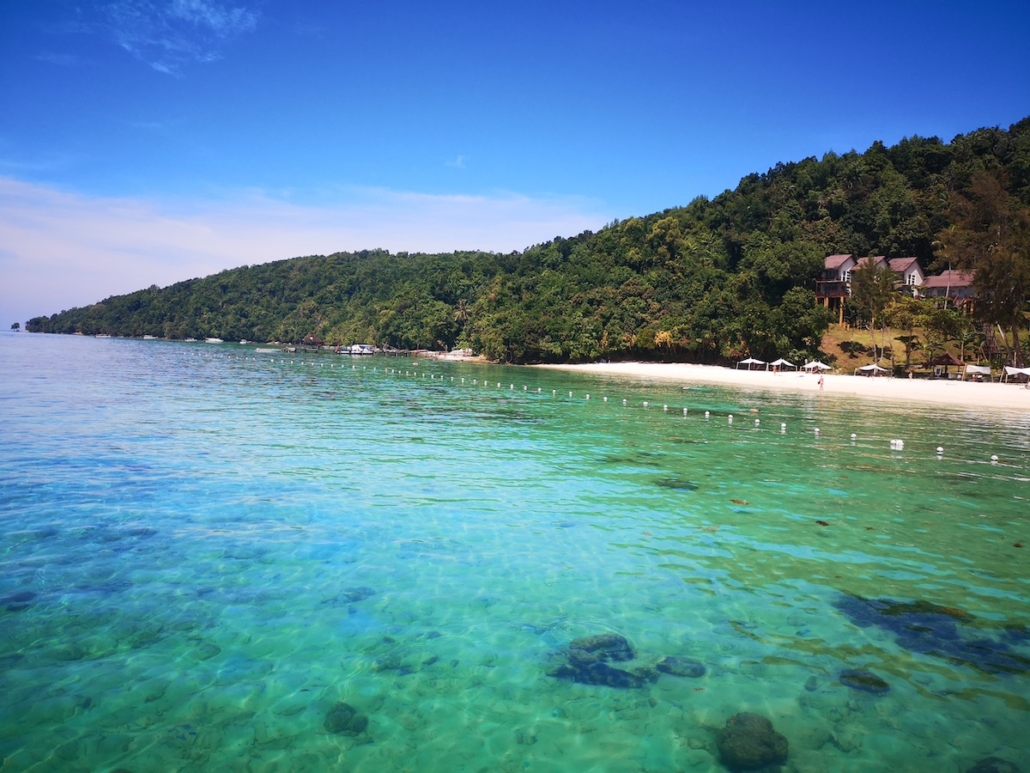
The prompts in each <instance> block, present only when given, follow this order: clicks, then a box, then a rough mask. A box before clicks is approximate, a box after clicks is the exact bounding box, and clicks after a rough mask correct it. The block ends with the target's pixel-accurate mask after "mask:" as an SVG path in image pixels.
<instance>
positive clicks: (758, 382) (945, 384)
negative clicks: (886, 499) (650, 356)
mask: <svg viewBox="0 0 1030 773" xmlns="http://www.w3.org/2000/svg"><path fill="white" fill-rule="evenodd" d="M538 367H542V368H553V369H556V370H567V371H571V372H577V373H594V374H597V375H604V376H625V377H632V378H638V379H655V380H661V381H676V382H679V383H682V384H721V385H724V386H731V387H737V388H740V389H755V390H772V391H778V390H779V391H781V390H789V391H795V392H807V393H810V394H818V393H819V391H820V389H819V375H818V374H810V373H805V372H794V371H787V372H780V373H773V372H771V371H765V370H752V371H748V370H744V369H739V370H738V369H734V368H721V367H716V366H712V365H686V364H666V363H651V362H611V363H588V364H584V365H541V366H538ZM822 393H823V394H826V395H836V396H854V397H858V398H868V399H873V400H887V401H891V402H894V403H931V404H938V405H949V406H957V407H962V408H967V409H973V410H996V411H1028V410H1030V389H1025V388H1024V385H1023V384H1015V383H1009V384H1001V383H989V382H983V383H977V382H973V381H958V380H946V379H937V380H927V379H907V378H889V377H883V376H881V377H877V378H868V377H865V376H851V375H842V374H838V373H828V374H826V375H824V376H823V387H822Z"/></svg>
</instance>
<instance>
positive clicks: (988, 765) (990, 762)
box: [966, 757, 1020, 773]
mask: <svg viewBox="0 0 1030 773" xmlns="http://www.w3.org/2000/svg"><path fill="white" fill-rule="evenodd" d="M966 773H1020V771H1019V768H1018V767H1017V766H1016V765H1013V764H1012V763H1011V762H1009V761H1008V760H1003V759H1001V758H1000V757H985V758H984V759H982V760H980V761H979V762H978V763H976V764H975V765H974V766H973V767H971V768H970V769H969V770H967V771H966Z"/></svg>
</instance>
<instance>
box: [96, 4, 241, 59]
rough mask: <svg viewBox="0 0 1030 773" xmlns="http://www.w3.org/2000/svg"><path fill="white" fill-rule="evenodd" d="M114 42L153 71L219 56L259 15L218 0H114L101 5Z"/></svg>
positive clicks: (106, 26)
mask: <svg viewBox="0 0 1030 773" xmlns="http://www.w3.org/2000/svg"><path fill="white" fill-rule="evenodd" d="M101 16H102V19H103V22H102V24H103V26H104V27H105V28H106V30H107V31H108V32H109V33H110V34H111V35H112V37H113V38H114V40H115V42H116V43H117V44H118V45H119V46H121V47H122V48H124V49H125V50H126V51H128V52H129V53H130V54H132V55H133V56H134V57H136V58H137V59H139V60H140V61H142V62H146V63H147V64H148V65H150V66H151V67H153V68H154V69H155V70H158V71H159V72H164V73H168V74H170V75H178V74H179V73H180V72H181V70H182V68H183V67H185V66H186V65H189V64H194V63H202V62H212V61H215V60H217V59H220V58H221V57H222V52H223V50H224V48H225V46H226V45H227V44H228V43H230V42H231V41H232V40H233V39H235V38H237V37H238V36H240V35H242V34H245V33H248V32H253V31H254V30H255V29H256V28H257V24H258V20H259V18H260V14H259V13H258V12H257V11H256V10H250V9H248V8H245V7H242V6H230V5H228V4H226V3H223V2H219V0H117V1H116V2H113V3H107V4H106V5H104V6H102V7H101Z"/></svg>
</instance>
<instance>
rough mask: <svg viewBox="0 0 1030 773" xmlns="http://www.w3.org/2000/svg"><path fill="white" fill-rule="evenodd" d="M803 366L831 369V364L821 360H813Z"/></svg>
mask: <svg viewBox="0 0 1030 773" xmlns="http://www.w3.org/2000/svg"><path fill="white" fill-rule="evenodd" d="M803 367H804V369H805V370H830V366H829V365H825V364H823V363H821V362H819V360H812V361H811V362H806V363H805V364H804V366H803Z"/></svg>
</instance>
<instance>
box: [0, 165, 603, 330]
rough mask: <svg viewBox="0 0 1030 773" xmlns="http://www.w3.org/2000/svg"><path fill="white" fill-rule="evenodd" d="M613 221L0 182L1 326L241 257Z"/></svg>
mask: <svg viewBox="0 0 1030 773" xmlns="http://www.w3.org/2000/svg"><path fill="white" fill-rule="evenodd" d="M612 218H613V214H612V213H610V212H604V211H602V209H601V207H600V205H599V204H598V202H595V201H590V200H587V199H580V198H562V197H530V196H524V195H519V194H513V193H502V194H497V195H492V196H468V195H431V194H424V193H414V192H404V191H393V190H387V189H381V188H373V189H369V188H353V189H346V190H344V191H342V192H339V193H338V194H337V196H336V197H335V200H334V202H333V203H332V204H324V205H318V206H312V205H301V204H295V203H291V202H289V201H287V200H285V199H283V198H277V197H272V196H269V195H267V194H265V193H264V192H260V191H244V192H239V193H236V194H234V195H225V196H222V197H220V198H211V199H207V200H203V201H182V200H173V199H130V198H100V197H91V196H86V195H82V194H78V193H71V192H67V191H62V190H59V189H56V188H51V187H46V186H42V185H37V184H33V183H28V182H24V181H20V180H17V179H14V178H11V177H0V323H2V324H4V326H5V327H4V329H6V326H8V325H10V323H11V322H14V321H22V322H24V321H25V320H27V319H28V318H30V317H34V316H38V315H41V314H53V313H55V312H57V311H61V310H63V309H69V308H73V307H75V306H83V305H87V304H91V303H95V302H97V301H99V300H102V299H103V298H106V297H108V296H110V295H118V294H121V293H127V292H132V291H134V290H139V289H141V288H144V287H149V286H150V285H151V284H157V285H160V286H165V285H168V284H172V283H174V282H177V281H181V280H184V279H190V278H193V277H198V276H207V275H209V274H213V273H216V272H218V271H221V270H223V269H226V268H233V267H236V266H241V265H243V264H255V263H265V262H268V261H270V260H279V259H282V258H289V257H295V256H299V255H313V254H329V253H332V252H338V251H356V250H361V249H373V248H376V247H380V248H384V249H388V250H390V251H392V252H399V251H408V252H450V251H452V250H456V249H482V250H491V251H495V252H510V251H512V250H521V249H523V248H525V247H527V246H529V245H531V244H535V243H538V242H542V241H546V240H548V239H551V238H553V237H554V236H558V235H561V236H571V235H574V234H577V233H580V232H582V231H584V230H586V229H594V230H596V229H598V228H600V227H601V226H602V225H603V224H604V223H606V222H610V221H611V220H612Z"/></svg>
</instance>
